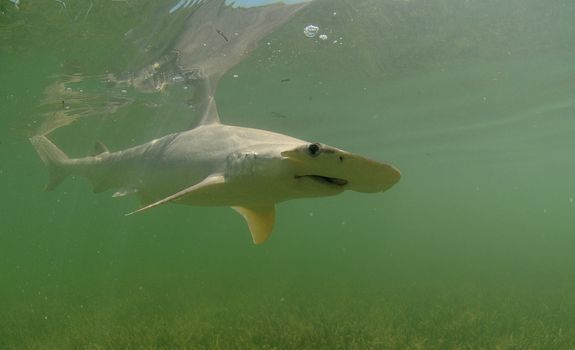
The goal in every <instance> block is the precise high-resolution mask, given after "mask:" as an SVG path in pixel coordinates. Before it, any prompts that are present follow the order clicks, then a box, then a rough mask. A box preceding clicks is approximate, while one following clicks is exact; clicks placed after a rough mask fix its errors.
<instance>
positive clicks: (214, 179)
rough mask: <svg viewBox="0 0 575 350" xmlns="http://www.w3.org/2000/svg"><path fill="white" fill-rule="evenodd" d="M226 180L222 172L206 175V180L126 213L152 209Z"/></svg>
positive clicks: (221, 183)
mask: <svg viewBox="0 0 575 350" xmlns="http://www.w3.org/2000/svg"><path fill="white" fill-rule="evenodd" d="M225 182H226V179H225V178H224V176H223V175H221V174H215V175H210V176H208V177H206V178H205V179H204V180H202V181H201V182H198V183H197V184H195V185H193V186H190V187H188V188H186V189H183V190H181V191H180V192H177V193H174V194H173V195H171V196H168V197H166V198H164V199H160V200H159V201H156V202H154V203H152V204H149V205H146V206H145V207H142V208H140V209H138V210H135V211H133V212H131V213H128V214H126V216H128V215H132V214H135V213H139V212H141V211H144V210H148V209H152V208H154V207H157V206H159V205H162V204H166V203H168V202H172V201H175V200H178V199H180V198H182V197H185V196H189V195H191V194H193V193H196V192H198V191H200V190H205V189H209V188H213V187H214V186H219V185H223V184H224V183H225Z"/></svg>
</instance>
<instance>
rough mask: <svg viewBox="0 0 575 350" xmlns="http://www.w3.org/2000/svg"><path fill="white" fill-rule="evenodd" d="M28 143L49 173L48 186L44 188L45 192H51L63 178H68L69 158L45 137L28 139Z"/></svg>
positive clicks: (39, 136)
mask: <svg viewBox="0 0 575 350" xmlns="http://www.w3.org/2000/svg"><path fill="white" fill-rule="evenodd" d="M30 142H32V145H33V146H34V148H36V152H38V155H39V156H40V159H42V161H43V162H44V164H45V165H46V167H47V168H48V172H49V173H50V179H49V180H48V184H46V187H45V188H44V190H45V191H51V190H53V189H55V188H56V187H57V186H58V185H59V184H60V183H61V182H62V181H63V180H64V179H65V178H66V176H68V174H69V173H70V172H69V167H68V164H69V160H70V159H69V158H68V156H67V155H66V154H65V153H64V152H62V151H61V150H60V149H59V148H58V146H56V145H55V144H53V143H52V141H50V140H49V139H48V138H47V137H46V136H44V135H38V136H33V137H31V138H30Z"/></svg>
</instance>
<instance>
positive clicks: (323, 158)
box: [30, 0, 400, 244]
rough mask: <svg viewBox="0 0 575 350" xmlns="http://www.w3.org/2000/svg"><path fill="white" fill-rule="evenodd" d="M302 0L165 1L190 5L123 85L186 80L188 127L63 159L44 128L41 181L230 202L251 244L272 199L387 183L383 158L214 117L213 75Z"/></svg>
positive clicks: (146, 204) (145, 199)
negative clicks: (192, 114) (45, 177)
mask: <svg viewBox="0 0 575 350" xmlns="http://www.w3.org/2000/svg"><path fill="white" fill-rule="evenodd" d="M309 3H310V1H285V2H282V1H269V0H268V1H247V0H244V1H225V0H211V1H210V0H203V1H201V0H194V1H192V0H181V1H179V2H178V3H176V4H175V5H173V6H172V7H170V8H169V10H168V12H169V14H172V13H176V12H178V11H189V17H188V18H187V19H186V20H185V21H184V25H183V29H182V32H181V33H180V35H179V36H178V37H177V38H176V39H175V40H173V41H172V42H171V46H167V47H164V48H162V50H161V52H162V54H161V55H159V57H158V58H157V59H155V60H153V62H152V63H150V64H149V65H148V66H147V67H145V68H143V69H141V70H140V72H139V73H138V74H136V75H135V77H133V78H132V79H131V84H132V85H133V86H134V87H135V88H137V89H140V90H151V91H154V90H161V89H162V88H163V84H165V83H166V82H168V81H169V79H165V77H166V76H175V75H177V76H181V77H182V79H185V80H186V82H187V83H189V84H190V85H193V86H194V91H195V95H194V99H195V101H197V106H198V108H197V110H198V112H199V117H198V118H197V120H196V121H195V122H194V123H193V124H192V125H191V126H190V128H189V130H186V131H183V132H179V133H173V134H169V135H166V136H164V137H160V138H157V139H154V140H152V141H149V142H147V143H144V144H141V145H138V146H135V147H132V148H128V149H125V150H121V151H116V152H110V151H109V150H108V149H107V148H106V147H105V146H104V145H102V144H99V145H98V152H97V154H96V155H93V156H88V157H84V158H69V157H68V156H67V155H66V154H65V153H64V152H63V151H62V150H60V149H59V148H58V147H57V146H56V145H55V144H54V143H53V142H52V141H50V139H49V138H48V137H47V136H46V135H47V134H48V133H49V132H50V131H51V130H53V129H54V128H50V127H44V128H41V130H42V132H40V133H38V134H36V135H34V136H32V137H31V138H30V140H31V142H32V144H33V145H34V147H35V148H36V150H37V152H38V154H39V156H40V158H41V159H42V161H43V162H44V163H45V164H46V166H47V168H48V170H49V173H50V181H49V183H48V185H47V187H46V189H47V190H52V189H54V188H56V186H58V184H60V182H61V181H62V180H63V179H64V178H65V177H66V176H68V175H77V176H83V177H86V178H88V179H89V180H90V181H91V182H92V184H93V188H94V192H103V191H106V190H108V189H114V190H116V192H115V193H114V196H115V197H120V196H125V195H129V194H133V195H137V196H138V197H139V199H140V201H141V202H142V205H143V207H142V208H140V209H138V210H136V211H135V212H134V213H136V212H141V211H145V210H148V209H151V208H154V207H156V206H159V205H162V204H165V203H172V202H173V203H179V204H186V205H193V206H229V207H232V208H233V209H234V210H236V211H237V212H238V213H240V214H241V215H242V216H243V217H244V218H245V220H246V222H247V224H248V226H249V229H250V232H251V234H252V239H253V241H254V243H256V244H259V243H262V242H264V241H266V240H267V238H268V237H269V236H270V234H271V232H272V229H273V225H274V222H275V204H276V203H279V202H282V201H286V200H289V199H296V198H309V197H322V196H332V195H336V194H339V193H341V192H343V191H345V190H351V191H357V192H364V193H375V192H383V191H385V190H387V189H389V188H390V187H392V186H393V185H394V184H395V183H397V182H398V181H399V179H400V173H399V171H398V170H397V169H395V168H394V167H393V166H391V165H388V164H385V163H381V162H377V161H373V160H369V159H367V158H364V157H362V156H359V155H356V154H353V153H349V152H346V151H343V150H340V149H338V148H335V147H331V146H328V145H324V144H321V143H318V142H308V141H303V140H299V139H297V138H293V137H290V136H286V135H282V134H279V133H274V132H270V131H265V130H260V129H253V128H245V127H237V126H230V125H224V124H222V123H221V121H220V117H219V115H218V111H217V107H216V102H215V100H214V93H215V89H216V86H217V84H218V81H219V79H220V78H221V77H222V76H223V74H224V73H225V72H226V71H228V70H229V69H230V68H232V67H233V66H235V65H236V64H238V63H239V62H240V61H241V60H242V59H243V58H244V57H245V56H246V55H247V54H248V53H249V52H250V51H251V50H253V48H254V47H255V45H256V43H257V42H258V41H259V40H260V39H262V38H263V37H264V36H266V35H268V34H269V33H271V32H272V31H273V30H274V29H276V28H277V27H279V26H280V25H281V24H283V23H285V22H286V21H287V20H288V19H289V18H290V17H291V16H292V15H293V14H295V13H296V12H297V11H299V10H301V9H302V8H304V7H305V6H307V5H309ZM160 73H161V74H160ZM61 125H63V124H61ZM61 125H59V126H61ZM131 214H132V213H131Z"/></svg>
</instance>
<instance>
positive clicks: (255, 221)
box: [232, 204, 276, 244]
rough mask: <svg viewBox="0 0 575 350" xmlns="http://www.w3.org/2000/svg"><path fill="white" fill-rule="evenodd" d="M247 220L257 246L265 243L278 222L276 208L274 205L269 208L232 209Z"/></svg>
mask: <svg viewBox="0 0 575 350" xmlns="http://www.w3.org/2000/svg"><path fill="white" fill-rule="evenodd" d="M232 209H234V210H235V211H237V212H238V213H240V214H241V215H242V216H243V217H244V219H245V220H246V222H247V224H248V227H249V228H250V232H251V233H252V239H253V240H254V243H255V244H261V243H263V242H265V241H266V240H267V239H268V238H269V237H270V234H271V233H272V230H273V228H274V223H275V220H276V208H275V206H274V205H273V204H272V205H270V206H267V207H254V208H248V207H232Z"/></svg>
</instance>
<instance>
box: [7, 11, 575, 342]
mask: <svg viewBox="0 0 575 350" xmlns="http://www.w3.org/2000/svg"><path fill="white" fill-rule="evenodd" d="M177 3H178V2H177V1H174V4H177ZM170 5H172V4H170ZM156 6H157V2H154V1H148V0H141V1H135V0H126V1H120V0H118V1H113V0H112V1H104V0H91V1H79V0H62V1H60V0H55V1H49V0H46V1H26V0H21V1H14V0H12V1H8V0H0V160H1V162H0V193H1V195H2V199H1V206H0V349H572V348H575V203H574V202H575V156H574V150H575V138H574V135H575V2H573V1H572V0H547V1H539V0H497V1H496V0H401V1H400V0H317V1H314V2H313V3H312V4H311V5H309V6H308V7H306V8H305V9H303V10H302V11H300V12H299V13H297V14H296V15H295V16H294V17H293V18H292V19H291V20H290V21H289V22H288V23H287V24H286V25H284V26H282V27H281V28H279V29H278V30H277V31H275V32H274V33H272V34H271V35H270V36H268V37H266V38H265V39H264V40H262V41H261V42H260V44H259V46H258V48H257V49H256V50H255V51H254V52H252V53H251V54H250V56H249V57H248V58H246V59H245V60H244V61H243V62H241V63H240V64H239V65H238V66H235V67H234V68H233V69H232V70H231V71H229V72H228V73H227V74H226V75H225V76H224V78H223V80H222V81H221V82H220V84H219V89H218V91H217V100H218V107H219V111H220V115H221V116H222V118H223V121H224V123H227V124H231V125H238V126H246V127H255V128H261V129H266V130H272V131H276V132H280V133H284V134H287V135H290V136H294V137H297V138H301V139H304V140H309V141H317V142H322V143H326V144H329V145H333V146H336V147H339V148H342V149H346V150H349V151H351V152H354V153H359V154H362V155H365V156H368V157H370V158H373V159H377V160H380V161H384V162H387V163H390V164H393V165H394V166H396V167H397V168H399V169H400V170H401V172H402V179H401V181H400V182H399V183H398V184H397V185H395V186H394V187H393V188H392V189H390V190H389V191H387V192H385V193H383V194H374V195H366V194H360V193H351V192H350V193H347V192H346V193H344V194H342V195H339V196H337V197H333V198H319V199H306V200H294V201H288V202H285V203H281V204H280V205H278V207H277V219H276V226H275V230H274V233H273V234H272V236H271V238H270V240H269V241H268V242H266V243H265V244H263V245H260V246H255V245H253V244H252V242H251V237H250V234H249V231H248V229H247V227H246V225H245V223H244V221H243V219H242V218H241V217H240V216H239V215H237V213H235V212H233V211H232V210H230V209H229V208H201V207H188V206H181V205H167V206H163V207H161V208H157V209H154V210H150V211H149V212H146V213H142V214H139V215H132V216H129V217H125V216H124V214H125V213H128V212H130V211H132V210H134V209H135V208H137V207H138V206H139V203H138V202H137V200H136V199H135V198H112V197H111V194H112V193H104V194H98V195H96V194H93V193H92V189H91V185H90V184H89V183H88V181H85V179H75V178H70V179H67V180H66V181H65V182H64V183H63V184H62V185H61V186H60V187H59V188H58V189H57V190H55V191H52V192H42V188H43V186H44V185H45V183H46V181H47V171H46V169H45V167H44V166H43V164H42V163H41V161H40V160H39V158H38V157H37V155H36V153H35V151H34V149H33V147H32V146H31V144H30V143H29V141H28V139H27V138H28V137H29V136H30V135H31V134H32V133H33V132H34V131H35V130H36V129H37V128H38V127H39V125H41V124H42V121H43V120H45V119H46V118H47V117H49V116H54V115H67V116H73V117H78V118H77V120H76V121H75V122H74V123H72V124H70V125H67V126H64V127H61V128H59V129H58V130H55V131H54V132H53V133H52V134H51V135H50V137H51V139H53V140H54V142H55V143H56V144H58V145H59V146H61V147H62V149H64V150H65V151H66V152H67V153H68V154H70V155H71V156H75V157H80V156H85V155H87V154H89V153H90V152H91V150H92V149H93V146H94V143H95V142H96V140H100V141H102V142H103V143H104V144H106V145H107V146H108V147H109V148H110V149H111V150H120V149H123V148H126V147H129V146H133V145H136V144H139V143H142V142H145V141H147V140H150V139H151V138H153V137H157V136H161V135H164V134H166V133H168V132H172V131H178V130H183V129H185V127H186V125H188V124H189V123H190V121H191V119H193V114H192V113H191V112H190V108H189V106H188V105H187V104H186V101H185V100H186V98H187V97H186V93H185V92H184V91H183V90H182V88H181V86H179V87H178V86H177V85H175V86H173V87H170V88H168V89H166V90H163V91H161V92H158V93H154V94H143V93H138V92H136V91H132V90H129V89H128V90H125V89H122V88H118V87H115V86H113V84H111V83H109V84H107V83H106V82H109V81H108V80H106V79H107V78H106V76H107V75H108V74H121V73H122V72H126V71H130V70H131V69H135V68H133V67H135V66H137V65H139V64H144V63H150V62H146V61H149V60H150V59H153V58H150V57H147V56H146V55H145V54H142V51H141V50H137V49H136V48H135V46H134V45H133V43H134V42H137V40H134V36H136V39H142V40H144V39H146V40H147V39H148V38H149V36H154V35H155V36H156V37H155V38H154V40H156V41H157V42H169V40H170V38H172V37H173V36H174V35H175V33H177V30H178V25H177V23H175V24H176V25H174V23H170V17H168V16H166V15H165V14H161V13H158V12H157V11H156ZM310 24H312V25H314V26H317V27H319V32H318V34H324V35H326V37H327V38H325V37H322V38H320V37H319V35H318V36H314V37H311V38H310V37H307V36H306V35H304V28H306V27H307V26H308V25H310ZM142 26H144V28H149V30H148V31H146V30H144V31H142V32H137V31H136V32H134V31H132V29H133V28H139V27H142ZM128 33H129V34H130V35H127V34H128ZM133 33H135V34H133ZM324 38H325V39H324ZM158 47H159V48H161V45H160V46H158ZM150 55H151V53H150Z"/></svg>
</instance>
